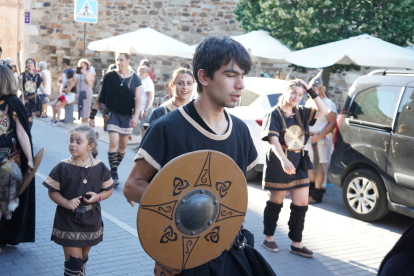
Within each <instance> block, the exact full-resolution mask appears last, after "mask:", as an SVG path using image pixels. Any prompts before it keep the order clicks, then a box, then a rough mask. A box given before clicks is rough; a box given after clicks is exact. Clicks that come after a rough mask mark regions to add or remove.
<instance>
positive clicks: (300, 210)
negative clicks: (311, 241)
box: [288, 203, 308, 242]
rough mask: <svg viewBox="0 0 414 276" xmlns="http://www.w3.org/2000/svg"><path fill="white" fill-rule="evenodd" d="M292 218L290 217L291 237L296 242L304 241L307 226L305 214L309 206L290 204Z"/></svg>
mask: <svg viewBox="0 0 414 276" xmlns="http://www.w3.org/2000/svg"><path fill="white" fill-rule="evenodd" d="M290 210H291V212H290V218H289V222H288V225H289V230H290V231H289V234H288V236H289V238H290V239H291V240H292V241H294V242H301V241H302V232H303V229H304V227H305V216H306V212H307V211H308V206H297V205H294V204H293V203H292V204H290Z"/></svg>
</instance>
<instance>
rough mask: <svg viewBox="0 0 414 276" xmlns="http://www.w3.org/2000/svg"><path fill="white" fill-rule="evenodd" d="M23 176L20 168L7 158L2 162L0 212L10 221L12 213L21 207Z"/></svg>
mask: <svg viewBox="0 0 414 276" xmlns="http://www.w3.org/2000/svg"><path fill="white" fill-rule="evenodd" d="M22 184H23V176H22V172H21V170H20V168H19V166H18V165H17V164H16V163H15V162H14V161H9V160H7V158H5V157H4V158H3V159H1V160H0V211H1V213H2V214H3V216H4V217H5V218H6V219H7V220H10V219H11V218H12V213H13V212H14V210H16V208H17V207H19V191H20V189H21V188H22Z"/></svg>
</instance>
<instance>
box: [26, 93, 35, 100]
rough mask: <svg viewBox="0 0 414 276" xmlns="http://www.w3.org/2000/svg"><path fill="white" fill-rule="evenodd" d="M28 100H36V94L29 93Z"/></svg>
mask: <svg viewBox="0 0 414 276" xmlns="http://www.w3.org/2000/svg"><path fill="white" fill-rule="evenodd" d="M30 94H33V95H30ZM26 97H27V99H29V100H30V99H34V98H36V93H30V92H27V96H26Z"/></svg>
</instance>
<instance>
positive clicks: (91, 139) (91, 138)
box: [69, 125, 99, 158]
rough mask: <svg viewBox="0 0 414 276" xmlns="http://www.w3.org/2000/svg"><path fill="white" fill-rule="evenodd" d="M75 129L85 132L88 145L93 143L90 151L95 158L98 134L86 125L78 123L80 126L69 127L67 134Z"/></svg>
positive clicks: (70, 133)
mask: <svg viewBox="0 0 414 276" xmlns="http://www.w3.org/2000/svg"><path fill="white" fill-rule="evenodd" d="M75 131H82V132H85V133H86V139H88V143H89V145H91V144H94V147H93V149H92V150H91V153H92V156H93V158H96V156H98V150H97V147H98V142H97V140H98V138H99V134H98V133H97V132H95V131H94V130H93V129H92V128H90V127H89V126H87V125H80V126H77V127H75V128H73V129H71V130H70V131H69V135H72V133H73V132H75Z"/></svg>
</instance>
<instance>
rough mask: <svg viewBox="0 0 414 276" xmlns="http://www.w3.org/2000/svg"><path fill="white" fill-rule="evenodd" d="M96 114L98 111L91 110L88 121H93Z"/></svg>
mask: <svg viewBox="0 0 414 276" xmlns="http://www.w3.org/2000/svg"><path fill="white" fill-rule="evenodd" d="M96 113H98V110H97V109H95V108H93V109H92V111H91V114H90V115H89V119H92V120H95V116H96Z"/></svg>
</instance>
